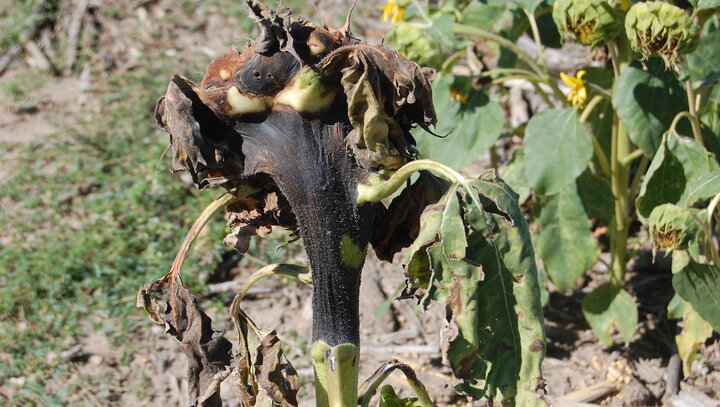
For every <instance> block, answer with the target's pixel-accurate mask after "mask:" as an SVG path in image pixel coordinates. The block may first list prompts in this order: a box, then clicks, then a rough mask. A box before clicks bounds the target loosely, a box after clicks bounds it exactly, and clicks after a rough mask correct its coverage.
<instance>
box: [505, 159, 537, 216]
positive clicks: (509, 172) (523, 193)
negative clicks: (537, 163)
mask: <svg viewBox="0 0 720 407" xmlns="http://www.w3.org/2000/svg"><path fill="white" fill-rule="evenodd" d="M502 178H503V180H504V181H505V183H506V184H508V185H509V186H510V187H511V188H512V189H513V191H515V192H517V194H518V202H519V203H520V204H521V205H522V204H523V203H524V202H525V201H526V200H527V199H528V197H529V196H530V188H532V185H530V181H528V179H527V176H526V175H525V149H523V148H519V149H517V150H515V152H514V153H513V158H512V161H510V163H509V164H508V165H506V166H505V167H504V168H503V172H502Z"/></svg>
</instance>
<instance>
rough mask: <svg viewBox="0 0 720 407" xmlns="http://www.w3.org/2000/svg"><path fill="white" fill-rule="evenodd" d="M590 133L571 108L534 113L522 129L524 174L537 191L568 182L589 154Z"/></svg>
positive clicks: (547, 192)
mask: <svg viewBox="0 0 720 407" xmlns="http://www.w3.org/2000/svg"><path fill="white" fill-rule="evenodd" d="M592 154H593V150H592V141H591V139H590V133H588V131H587V129H586V128H585V126H583V125H582V123H580V120H578V118H577V115H576V114H575V110H574V109H550V110H545V111H543V112H540V113H538V114H536V115H535V116H533V117H532V118H531V119H530V121H529V122H528V124H527V130H526V131H525V174H526V175H527V178H528V180H530V183H531V184H532V185H533V186H534V187H535V190H536V192H537V193H538V194H540V195H552V194H555V193H557V192H559V191H561V190H562V189H563V188H565V187H566V186H567V185H569V184H571V183H572V182H573V181H575V178H577V177H578V176H579V175H580V174H581V173H582V172H583V171H584V170H585V168H586V167H587V163H588V161H589V160H590V158H591V157H592Z"/></svg>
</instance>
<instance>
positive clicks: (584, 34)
mask: <svg viewBox="0 0 720 407" xmlns="http://www.w3.org/2000/svg"><path fill="white" fill-rule="evenodd" d="M553 20H555V24H557V26H558V28H559V29H560V35H561V36H562V37H563V39H567V38H572V39H574V40H575V41H577V42H578V43H580V44H582V45H589V46H592V47H597V46H598V45H602V44H603V43H605V42H608V41H612V40H613V39H615V37H617V36H618V34H620V30H621V29H622V22H621V21H620V18H618V15H617V13H616V12H615V9H614V8H613V7H612V6H611V5H610V4H609V3H608V2H607V1H605V0H555V4H554V5H553Z"/></svg>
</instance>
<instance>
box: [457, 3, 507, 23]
mask: <svg viewBox="0 0 720 407" xmlns="http://www.w3.org/2000/svg"><path fill="white" fill-rule="evenodd" d="M509 15H510V13H509V12H508V3H507V1H505V0H489V1H473V2H471V3H470V4H468V5H467V7H465V8H464V9H463V11H462V14H461V15H460V18H461V19H462V20H461V21H460V22H461V23H463V24H466V25H471V26H473V27H479V28H484V29H486V30H489V29H492V28H494V27H495V26H496V24H497V23H498V22H500V21H501V20H505V19H507V18H508V17H509Z"/></svg>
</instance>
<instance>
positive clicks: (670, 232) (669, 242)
mask: <svg viewBox="0 0 720 407" xmlns="http://www.w3.org/2000/svg"><path fill="white" fill-rule="evenodd" d="M648 220H649V224H650V234H651V235H652V237H653V240H654V241H655V244H657V245H658V246H659V247H661V248H663V249H668V250H675V249H677V250H683V249H687V245H688V243H689V242H690V240H692V238H693V237H694V236H695V235H696V234H697V232H698V225H697V223H696V222H695V220H694V219H693V217H692V215H691V214H690V213H689V212H688V211H687V210H685V209H683V208H681V207H679V206H676V205H673V204H663V205H660V206H656V207H655V209H653V211H652V213H650V218H649V219H648Z"/></svg>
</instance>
